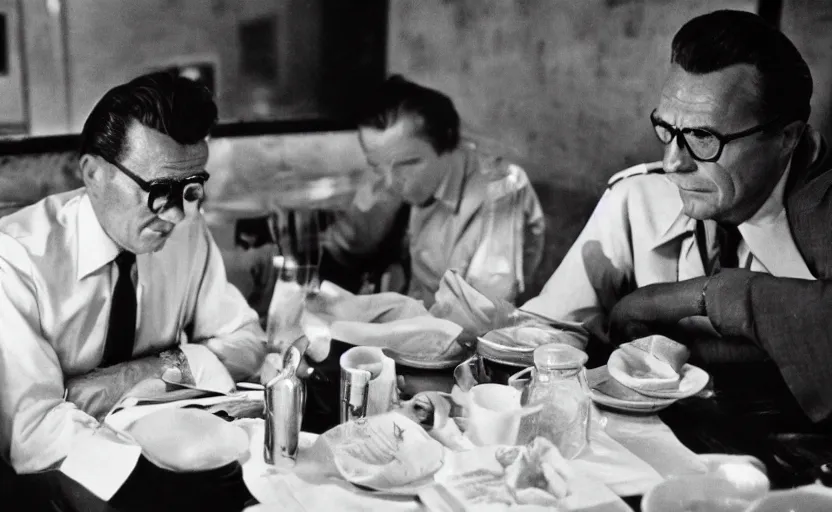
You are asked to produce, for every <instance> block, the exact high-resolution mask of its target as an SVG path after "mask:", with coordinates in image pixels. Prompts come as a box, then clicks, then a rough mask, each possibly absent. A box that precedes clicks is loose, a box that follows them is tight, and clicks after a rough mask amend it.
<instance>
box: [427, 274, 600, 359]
mask: <svg viewBox="0 0 832 512" xmlns="http://www.w3.org/2000/svg"><path fill="white" fill-rule="evenodd" d="M430 314H431V315H433V316H435V317H437V318H443V319H445V320H450V321H451V322H454V323H455V324H457V325H460V326H461V327H462V334H461V335H460V337H459V341H460V342H461V343H463V344H468V345H474V344H475V343H476V341H477V338H478V337H480V336H483V337H485V338H487V339H489V340H493V341H494V342H496V343H499V344H504V345H506V346H524V345H529V344H531V345H534V346H537V345H539V344H540V343H541V341H540V340H538V341H536V342H535V341H533V340H528V341H525V340H524V341H520V342H519V343H518V342H517V341H516V340H517V329H518V328H521V327H524V326H528V327H537V328H538V329H544V330H546V331H547V332H548V333H550V334H554V335H557V337H558V338H559V340H562V341H563V342H565V343H570V344H572V345H574V346H576V347H578V348H580V349H583V341H582V340H585V339H586V335H587V334H586V331H585V329H584V328H583V327H582V326H581V325H580V324H578V323H572V322H559V321H555V320H552V319H549V318H546V317H542V316H540V315H536V314H533V313H528V312H525V311H522V310H520V309H517V308H515V307H514V305H512V304H511V303H509V302H507V301H505V300H503V299H500V298H498V297H493V296H491V295H489V294H488V293H485V292H482V291H479V290H477V289H476V288H474V287H473V286H471V285H470V284H469V283H467V282H466V281H465V279H463V278H462V276H460V275H459V274H458V273H457V272H456V271H455V270H447V271H446V272H445V273H444V274H443V275H442V279H441V280H440V282H439V289H438V290H437V292H436V295H435V302H434V304H433V306H431V308H430ZM541 339H542V338H541ZM546 342H551V339H550V338H548V337H547V338H546Z"/></svg>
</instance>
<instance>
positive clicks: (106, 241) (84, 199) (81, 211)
mask: <svg viewBox="0 0 832 512" xmlns="http://www.w3.org/2000/svg"><path fill="white" fill-rule="evenodd" d="M77 230H78V254H77V256H76V261H77V262H78V274H77V276H76V278H77V279H78V280H79V281H80V280H81V279H83V278H84V277H86V276H88V275H90V274H91V273H93V272H95V271H96V270H98V269H100V268H101V267H103V266H104V265H107V264H108V263H110V262H111V261H113V260H114V259H115V257H116V256H118V253H119V251H120V249H119V248H118V246H117V245H116V243H115V242H113V239H112V238H110V237H109V236H108V235H107V233H105V232H104V228H102V227H101V223H100V222H99V221H98V216H97V215H96V214H95V210H93V209H92V203H91V202H90V197H89V196H88V195H87V194H83V195H82V196H81V200H80V203H79V204H78V223H77Z"/></svg>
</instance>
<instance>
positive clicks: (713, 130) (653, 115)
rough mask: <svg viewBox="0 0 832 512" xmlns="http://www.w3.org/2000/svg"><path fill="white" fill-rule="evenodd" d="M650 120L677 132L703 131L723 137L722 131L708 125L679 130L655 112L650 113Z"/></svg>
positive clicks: (686, 127)
mask: <svg viewBox="0 0 832 512" xmlns="http://www.w3.org/2000/svg"><path fill="white" fill-rule="evenodd" d="M650 118H651V119H653V120H654V121H657V122H658V124H663V125H665V126H670V127H671V128H675V129H677V130H686V131H693V130H703V131H706V132H710V133H713V134H714V135H720V136H721V135H722V132H721V131H719V130H717V129H716V128H714V127H713V126H707V125H700V126H685V127H684V128H679V127H678V126H675V125H673V124H670V123H668V122H667V121H665V120H664V119H662V118H661V117H659V116H658V114H656V111H655V110H654V111H653V112H651V113H650Z"/></svg>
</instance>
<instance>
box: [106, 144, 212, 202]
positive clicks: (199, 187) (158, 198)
mask: <svg viewBox="0 0 832 512" xmlns="http://www.w3.org/2000/svg"><path fill="white" fill-rule="evenodd" d="M102 158H103V157H102ZM104 160H106V161H107V162H108V163H110V164H112V165H114V166H116V167H117V168H118V170H119V171H121V172H123V173H124V174H126V175H127V177H128V178H130V179H131V180H133V181H135V182H136V184H137V185H138V186H139V187H141V189H142V190H144V191H145V192H147V207H148V208H150V211H151V212H153V213H159V212H160V211H162V210H166V209H168V208H170V207H172V206H177V207H179V208H180V209H183V207H184V204H183V201H188V202H189V203H192V202H194V201H200V200H202V199H204V198H205V187H204V184H205V182H206V181H208V178H209V177H210V175H209V174H208V173H207V172H205V171H202V172H199V173H197V174H193V175H191V176H188V177H187V178H183V179H180V180H177V179H171V178H161V179H158V180H151V181H145V180H143V179H142V178H140V177H139V176H138V175H137V174H136V173H134V172H133V171H131V170H130V169H128V168H126V167H124V166H123V165H121V164H120V163H118V162H113V161H111V160H108V159H106V158H105V159H104Z"/></svg>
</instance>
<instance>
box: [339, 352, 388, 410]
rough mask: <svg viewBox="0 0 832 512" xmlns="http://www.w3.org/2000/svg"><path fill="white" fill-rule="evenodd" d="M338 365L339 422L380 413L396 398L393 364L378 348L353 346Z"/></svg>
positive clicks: (342, 355)
mask: <svg viewBox="0 0 832 512" xmlns="http://www.w3.org/2000/svg"><path fill="white" fill-rule="evenodd" d="M339 362H340V365H341V389H340V398H341V422H342V423H343V422H345V421H348V420H350V419H358V418H361V417H364V416H373V415H376V414H382V413H385V412H387V411H389V410H390V409H392V408H393V405H394V404H395V402H396V400H397V398H398V397H397V392H396V363H395V362H394V361H393V360H392V359H390V358H389V357H387V356H385V355H384V353H382V351H381V348H379V347H353V348H351V349H349V350H347V351H346V352H344V353H343V354H341V359H340V361H339Z"/></svg>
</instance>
